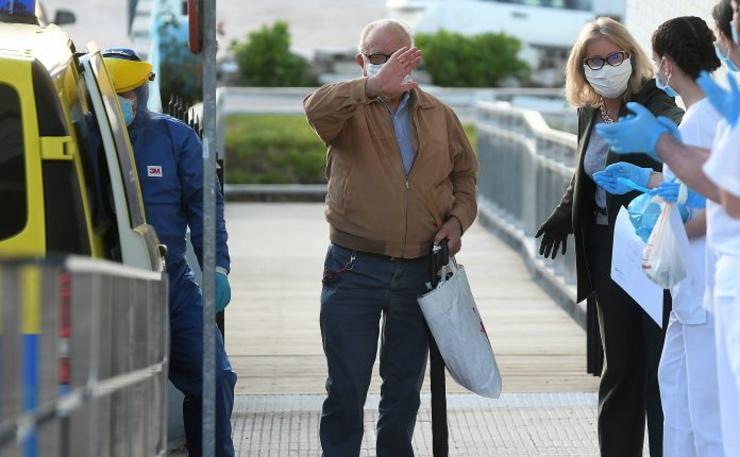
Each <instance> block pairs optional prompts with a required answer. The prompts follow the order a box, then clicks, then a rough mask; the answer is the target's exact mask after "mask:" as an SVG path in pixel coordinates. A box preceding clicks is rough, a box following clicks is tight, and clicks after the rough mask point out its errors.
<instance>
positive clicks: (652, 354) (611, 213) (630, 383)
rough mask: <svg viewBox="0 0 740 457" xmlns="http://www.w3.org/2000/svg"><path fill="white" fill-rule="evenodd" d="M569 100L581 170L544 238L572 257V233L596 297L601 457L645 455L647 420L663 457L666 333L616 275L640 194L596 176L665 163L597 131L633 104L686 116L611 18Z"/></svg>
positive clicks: (575, 74) (595, 38) (574, 67)
mask: <svg viewBox="0 0 740 457" xmlns="http://www.w3.org/2000/svg"><path fill="white" fill-rule="evenodd" d="M566 95H567V98H568V101H569V102H570V103H571V104H572V105H573V106H575V107H576V108H577V109H578V165H577V168H576V172H575V175H574V176H573V179H572V181H571V183H570V185H569V186H568V189H567V190H566V191H565V194H564V195H563V197H562V199H561V201H560V204H559V205H558V206H557V207H556V208H555V210H554V211H553V213H552V215H551V216H550V217H549V218H548V219H547V220H546V221H545V222H544V223H543V224H542V226H541V227H540V229H539V231H538V232H537V237H540V236H541V237H542V240H541V243H540V254H542V255H544V256H545V257H550V256H551V257H552V258H555V256H556V255H557V252H558V250H559V249H562V252H563V253H565V250H566V241H567V237H568V234H571V233H572V234H573V235H574V238H575V245H576V266H577V281H578V301H581V300H584V299H586V298H588V297H589V296H592V295H594V296H595V298H596V309H597V312H598V321H599V329H600V331H601V341H602V347H603V349H604V369H603V372H602V375H601V384H600V386H599V419H598V428H599V447H600V450H601V456H602V457H639V456H642V447H643V439H644V434H645V417H646V416H647V423H648V434H649V441H650V455H651V457H660V456H662V434H663V413H662V410H661V403H660V393H659V390H658V380H657V370H658V362H659V360H660V353H661V351H662V346H663V338H664V332H663V331H662V330H661V328H660V327H659V326H658V325H656V324H655V322H653V321H652V320H651V318H650V317H649V316H648V315H647V314H646V313H645V312H644V311H643V310H642V309H641V308H640V306H639V305H638V304H637V303H636V302H635V301H634V300H632V299H631V298H630V296H629V295H627V293H625V292H624V291H623V290H622V289H621V288H620V287H619V286H618V285H617V284H616V283H615V282H613V281H612V280H611V277H610V269H611V251H612V239H613V228H614V223H615V221H616V217H617V213H618V212H619V209H620V207H621V206H626V205H627V204H629V202H630V201H631V200H632V199H633V198H634V197H636V196H637V195H638V194H637V193H635V192H630V193H627V194H624V195H610V194H607V193H606V192H605V191H604V190H603V189H601V188H599V187H597V186H596V184H595V183H594V181H593V178H592V176H593V174H594V173H596V172H598V171H601V170H603V169H604V168H605V167H606V166H607V165H610V164H612V163H614V162H618V161H627V162H629V163H632V164H635V165H637V166H638V167H642V168H650V169H653V170H656V171H657V170H660V168H661V164H659V163H658V162H656V161H654V160H653V159H651V158H650V157H649V156H648V155H647V154H631V155H627V156H624V155H622V156H620V155H617V154H615V153H613V152H612V151H610V149H609V146H608V145H607V144H606V143H604V142H603V141H602V140H601V138H600V137H599V136H598V135H597V134H596V132H595V131H594V128H593V127H594V126H595V125H597V124H599V123H602V122H604V123H612V122H614V121H615V120H616V119H618V118H619V117H620V116H623V115H626V114H628V112H627V110H626V108H625V104H626V103H627V102H629V101H637V102H639V103H641V104H643V105H645V106H646V107H647V108H648V109H649V110H650V111H651V112H653V113H654V114H655V115H656V116H658V115H660V116H667V117H669V118H671V119H673V120H674V121H676V122H679V121H680V120H681V116H682V115H683V111H681V110H680V109H679V108H677V107H676V104H675V102H674V100H673V98H671V97H669V96H668V95H667V94H666V93H665V92H664V91H662V90H660V89H658V88H657V87H656V86H655V80H654V79H653V71H652V62H651V60H650V59H649V58H648V57H647V55H646V54H645V53H644V52H643V51H642V50H641V48H640V46H639V45H638V43H637V42H636V40H635V39H634V37H632V35H631V34H630V33H629V31H627V29H626V28H625V27H624V26H623V25H622V24H620V23H618V22H616V21H614V20H613V19H609V18H603V17H602V18H598V19H596V20H595V21H593V22H590V23H588V24H587V25H586V26H585V27H584V29H583V30H582V31H581V34H580V36H579V38H578V40H577V41H576V43H575V45H574V46H573V49H572V51H571V54H570V58H569V59H568V66H567V69H566ZM648 173H649V171H648ZM666 311H668V310H666ZM666 317H667V313H666ZM664 327H665V325H664Z"/></svg>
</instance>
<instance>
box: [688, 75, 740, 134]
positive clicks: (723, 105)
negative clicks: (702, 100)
mask: <svg viewBox="0 0 740 457" xmlns="http://www.w3.org/2000/svg"><path fill="white" fill-rule="evenodd" d="M696 83H697V84H698V85H699V87H701V90H703V91H704V93H705V94H706V95H707V99H709V102H710V103H711V104H712V106H713V107H714V109H716V110H717V112H719V113H720V114H721V115H722V116H723V117H724V118H725V119H726V120H727V123H728V124H730V125H731V126H733V127H734V126H736V125H737V121H738V119H740V87H738V85H737V81H736V80H735V77H734V76H732V72H727V84H728V85H729V86H730V90H729V91H726V90H724V89H723V88H722V87H721V86H720V85H719V84H717V81H715V80H714V79H713V78H712V77H711V76H709V73H707V72H706V71H703V72H701V75H700V76H699V79H697V80H696Z"/></svg>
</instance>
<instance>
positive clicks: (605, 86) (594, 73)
mask: <svg viewBox="0 0 740 457" xmlns="http://www.w3.org/2000/svg"><path fill="white" fill-rule="evenodd" d="M583 71H584V73H585V74H586V80H587V81H588V83H589V84H590V85H591V87H593V89H594V91H595V92H596V93H597V94H599V95H601V96H602V97H605V98H617V97H619V96H620V95H622V94H623V93H624V91H625V90H627V86H628V85H629V82H630V77H631V76H632V61H631V60H630V58H626V59H624V62H622V64H621V65H618V66H616V67H612V66H611V65H608V64H604V66H603V67H601V68H600V69H598V70H593V69H591V68H590V67H589V66H588V65H584V66H583Z"/></svg>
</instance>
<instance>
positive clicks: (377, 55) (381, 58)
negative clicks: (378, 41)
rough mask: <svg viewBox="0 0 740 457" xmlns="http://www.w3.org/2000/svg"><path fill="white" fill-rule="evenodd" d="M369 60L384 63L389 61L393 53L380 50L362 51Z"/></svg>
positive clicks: (378, 63)
mask: <svg viewBox="0 0 740 457" xmlns="http://www.w3.org/2000/svg"><path fill="white" fill-rule="evenodd" d="M362 55H363V56H365V58H367V60H368V61H369V62H370V63H371V64H373V65H382V64H384V63H386V62H388V59H390V58H391V56H392V55H393V54H385V53H382V52H380V51H374V52H363V53H362Z"/></svg>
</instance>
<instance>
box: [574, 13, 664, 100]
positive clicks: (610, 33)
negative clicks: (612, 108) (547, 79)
mask: <svg viewBox="0 0 740 457" xmlns="http://www.w3.org/2000/svg"><path fill="white" fill-rule="evenodd" d="M600 37H606V38H608V39H609V40H610V41H611V42H613V43H614V44H616V45H617V46H619V47H620V48H622V50H623V51H627V53H628V54H629V57H630V61H631V62H632V76H630V79H629V83H628V85H627V90H626V91H625V92H624V95H623V96H622V97H623V98H624V99H625V100H627V99H629V98H630V97H631V96H632V95H634V94H636V93H638V92H639V91H640V88H641V87H642V86H643V84H645V81H646V80H649V79H651V78H652V77H653V66H652V64H651V63H650V59H649V58H648V56H647V54H645V51H643V50H642V48H641V47H640V45H639V44H638V43H637V40H635V38H634V37H633V36H632V34H631V33H630V32H629V31H628V30H627V28H626V27H625V26H624V25H622V24H620V23H619V22H617V21H615V20H614V19H612V18H609V17H599V18H596V20H594V21H592V22H589V23H588V24H586V26H585V27H584V28H583V30H581V34H580V35H579V36H578V40H576V42H575V44H574V45H573V49H572V50H571V51H570V56H569V57H568V64H567V66H566V69H565V96H566V98H567V99H568V103H570V104H571V105H572V106H574V107H576V108H582V107H584V106H598V105H599V103H600V101H601V96H600V95H599V94H597V93H596V92H595V91H594V89H593V88H592V87H591V85H590V84H589V83H588V81H587V80H586V74H585V72H584V70H583V65H584V63H583V59H585V58H586V57H588V56H586V55H585V53H586V48H587V47H588V45H589V43H591V41H593V40H595V39H597V38H600Z"/></svg>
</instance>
